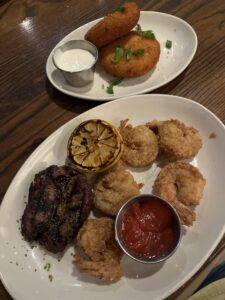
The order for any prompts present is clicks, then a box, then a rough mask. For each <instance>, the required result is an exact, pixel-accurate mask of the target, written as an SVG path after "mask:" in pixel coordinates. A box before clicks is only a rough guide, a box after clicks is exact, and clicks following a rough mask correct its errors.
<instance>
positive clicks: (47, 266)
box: [44, 263, 51, 272]
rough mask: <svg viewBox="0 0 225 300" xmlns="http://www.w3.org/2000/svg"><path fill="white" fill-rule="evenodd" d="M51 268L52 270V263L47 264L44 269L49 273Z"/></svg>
mask: <svg viewBox="0 0 225 300" xmlns="http://www.w3.org/2000/svg"><path fill="white" fill-rule="evenodd" d="M50 268H51V264H50V263H47V264H46V265H45V266H44V269H45V270H46V271H47V272H49V270H50Z"/></svg>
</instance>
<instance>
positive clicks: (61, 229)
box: [21, 165, 93, 253]
mask: <svg viewBox="0 0 225 300" xmlns="http://www.w3.org/2000/svg"><path fill="white" fill-rule="evenodd" d="M92 200H93V195H92V191H91V187H90V186H89V184H88V182H87V179H86V176H85V175H83V174H80V173H78V172H77V171H76V170H74V169H73V168H72V167H69V166H61V167H58V166H55V165H52V166H50V167H48V168H47V169H45V170H43V171H41V172H40V173H38V174H36V175H35V178H34V180H33V182H32V183H31V185H30V189H29V197H28V203H27V206H26V208H25V210H24V214H23V217H22V224H21V231H22V235H23V236H24V237H25V239H26V240H28V241H30V242H32V241H37V242H39V243H40V244H41V245H43V246H44V247H45V248H46V249H47V250H48V251H51V252H53V253H57V252H61V251H63V250H64V249H65V247H66V246H67V244H69V243H71V242H72V241H73V240H74V238H75V236H76V233H77V232H78V230H79V228H80V227H81V226H82V224H83V222H84V221H85V220H86V218H87V217H88V215H89V213H90V209H91V205H92Z"/></svg>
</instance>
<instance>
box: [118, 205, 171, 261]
mask: <svg viewBox="0 0 225 300" xmlns="http://www.w3.org/2000/svg"><path fill="white" fill-rule="evenodd" d="M173 221H174V218H173V214H172V212H171V209H170V207H168V206H167V205H166V204H165V203H163V202H160V201H157V200H156V199H151V200H148V199H142V200H141V201H139V202H136V203H134V204H132V205H131V206H130V207H128V209H127V211H126V212H125V213H124V215H123V216H122V228H121V238H122V241H123V244H124V245H125V246H126V248H127V249H128V250H130V251H132V252H135V253H137V254H139V255H141V256H144V257H148V258H153V257H158V256H163V255H166V254H167V253H168V252H169V251H170V249H171V248H172V247H173V245H174V242H176V241H175V240H176V234H175V232H174V226H173Z"/></svg>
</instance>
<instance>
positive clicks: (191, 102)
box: [0, 94, 225, 299]
mask: <svg viewBox="0 0 225 300" xmlns="http://www.w3.org/2000/svg"><path fill="white" fill-rule="evenodd" d="M136 97H140V98H154V97H164V98H171V99H174V100H180V101H185V102H188V103H190V104H192V105H194V106H198V107H199V108H200V109H203V110H204V111H205V112H206V113H208V114H210V115H211V117H212V118H214V119H215V120H216V121H217V122H218V123H219V124H220V126H222V127H223V129H224V131H225V125H224V124H223V122H222V121H221V120H220V119H219V118H218V117H217V116H216V115H215V114H214V113H213V112H211V111H210V110H209V109H208V108H206V107H205V106H203V105H202V104H200V103H198V102H196V101H194V100H191V99H188V98H185V97H181V96H177V95H168V94H147V95H133V96H128V97H125V98H123V99H120V98H119V99H117V100H115V101H113V102H116V103H118V102H122V101H124V100H126V101H129V99H130V98H136ZM166 101H170V99H167V100H166ZM108 105H113V104H112V103H111V102H106V103H103V104H101V105H98V106H96V107H94V108H92V109H90V110H87V111H86V112H84V113H82V114H80V115H77V116H75V117H74V118H72V119H70V120H69V121H67V122H65V123H64V124H63V125H61V126H60V127H58V128H57V129H56V130H55V131H53V132H52V133H51V134H50V135H49V136H48V137H47V138H46V139H45V140H44V141H43V142H42V143H41V144H40V145H39V146H38V147H37V148H36V149H35V150H34V151H33V152H32V153H31V154H30V155H29V156H28V157H27V159H26V160H25V161H24V163H23V164H22V166H21V167H20V168H19V170H18V171H17V172H16V174H15V176H14V178H13V179H12V181H11V183H10V185H9V186H8V189H7V191H6V193H5V195H4V197H3V200H2V202H1V205H0V214H1V213H2V207H3V203H4V205H5V203H6V198H7V195H8V193H9V192H10V190H11V189H12V187H13V185H14V182H15V181H17V177H19V175H20V173H21V172H22V171H23V170H24V169H25V167H26V165H27V164H28V163H29V161H30V159H32V158H33V156H36V155H38V154H39V152H40V150H41V148H42V147H46V145H47V144H48V143H49V142H51V140H52V139H54V138H55V136H56V135H57V134H58V132H59V131H60V130H61V129H62V128H63V127H66V126H68V125H69V123H72V122H73V121H74V119H77V118H79V117H81V118H82V117H83V115H85V114H86V113H87V112H90V111H95V110H98V109H99V107H102V106H108ZM224 233H225V224H224V227H223V229H222V230H221V233H220V235H218V237H217V239H216V242H215V243H214V244H213V245H212V246H211V247H210V248H209V251H208V253H207V255H205V256H204V257H203V258H202V259H201V261H199V262H198V264H197V265H196V267H195V268H193V269H192V271H191V272H189V274H187V275H186V276H185V278H184V279H183V280H182V281H180V282H179V283H177V284H175V285H174V287H173V289H170V294H169V295H162V296H165V297H169V296H170V295H172V294H173V293H174V292H176V291H177V290H178V289H179V288H180V287H181V286H182V285H183V284H185V283H187V282H188V281H189V280H190V278H191V277H192V276H193V275H195V274H196V273H197V272H198V271H199V270H200V268H201V267H202V266H203V264H204V263H205V262H206V261H207V259H208V258H209V257H210V255H211V254H212V252H213V251H214V250H215V249H216V247H217V246H218V244H219V242H220V241H221V238H222V237H223V235H224ZM0 263H1V260H0ZM0 280H1V282H2V284H3V286H4V287H5V289H6V290H7V292H8V293H9V294H10V296H11V297H12V298H13V299H17V298H16V297H17V296H18V294H14V291H12V290H10V286H9V285H10V284H9V283H8V282H7V280H5V276H3V274H2V271H1V270H0ZM160 299H161V298H160Z"/></svg>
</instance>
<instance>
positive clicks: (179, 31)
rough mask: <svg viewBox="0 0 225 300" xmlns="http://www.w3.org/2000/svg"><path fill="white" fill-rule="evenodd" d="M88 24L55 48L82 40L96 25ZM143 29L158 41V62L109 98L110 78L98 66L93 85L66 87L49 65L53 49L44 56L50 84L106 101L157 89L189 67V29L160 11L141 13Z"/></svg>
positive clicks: (192, 44)
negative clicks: (46, 56)
mask: <svg viewBox="0 0 225 300" xmlns="http://www.w3.org/2000/svg"><path fill="white" fill-rule="evenodd" d="M99 20H100V19H98V20H95V21H92V22H90V23H88V24H86V25H84V26H82V27H80V28H78V29H76V30H74V31H72V32H71V33H70V34H68V35H67V36H66V37H65V38H63V39H62V40H61V41H60V42H59V43H58V44H57V45H56V47H58V46H59V45H60V44H62V43H64V42H65V41H69V40H72V39H75V40H79V39H84V35H85V33H86V32H87V31H88V29H89V28H91V27H92V26H93V25H94V24H96V23H97V22H98V21H99ZM138 23H139V24H140V25H141V27H142V29H143V30H149V29H150V30H153V32H154V33H155V35H156V38H157V39H158V41H159V42H160V47H161V54H160V58H159V61H158V63H157V65H156V67H155V68H154V70H152V71H151V72H149V73H148V74H146V75H144V76H142V77H138V78H133V79H124V80H123V81H122V82H121V83H120V84H119V85H118V86H115V87H114V94H113V95H109V94H107V92H106V88H107V86H108V85H109V83H108V82H109V81H110V80H111V79H112V78H113V77H112V76H110V75H109V74H107V73H106V72H105V71H104V70H103V68H102V67H101V65H100V64H99V63H98V64H97V66H96V72H95V76H94V81H93V85H92V86H91V87H85V88H75V87H73V86H71V85H69V84H68V83H67V82H66V81H65V79H64V77H63V75H62V74H61V73H60V71H59V70H57V69H56V68H55V66H54V64H53V62H52V54H53V50H54V49H55V48H54V49H53V50H52V51H51V53H50V55H49V57H48V60H47V65H46V72H47V76H48V79H49V80H50V82H51V83H52V85H53V86H54V87H55V88H57V89H58V90H60V91H61V92H62V93H65V94H67V95H70V96H73V97H78V98H82V99H88V100H96V101H109V100H112V99H116V98H120V97H125V96H130V95H137V94H141V93H146V92H150V91H153V90H154V89H156V88H159V87H161V86H163V85H165V84H166V83H168V82H170V81H171V80H173V79H174V78H176V77H177V76H178V75H179V74H181V73H182V72H183V71H184V69H185V68H186V67H187V66H188V65H189V63H190V62H191V60H192V59H193V56H194V54H195V52H196V49H197V43H198V42H197V36H196V33H195V31H194V30H193V28H192V27H191V26H190V25H189V24H188V23H186V22H185V21H183V20H182V19H179V18H177V17H175V16H172V15H168V14H165V13H160V12H151V11H142V12H141V16H140V19H139V22H138ZM166 40H171V41H172V48H171V49H170V50H168V49H166V47H165V43H166Z"/></svg>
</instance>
